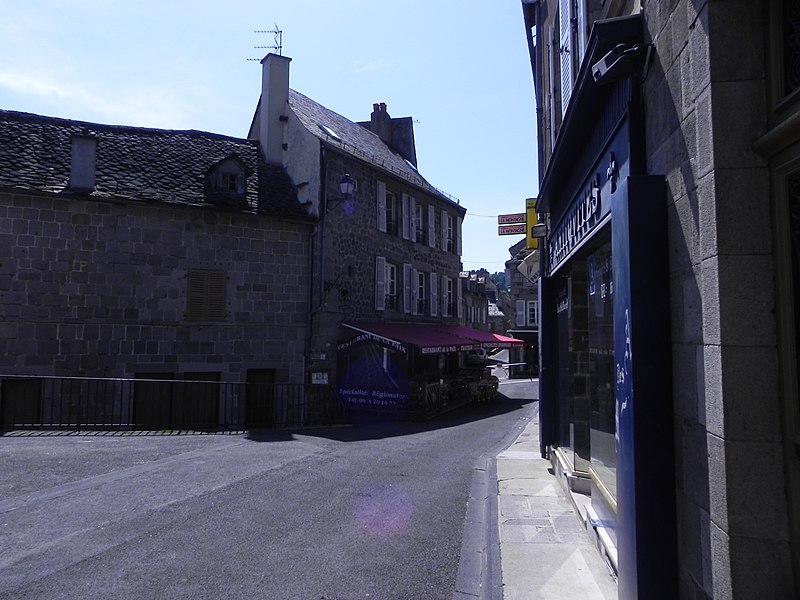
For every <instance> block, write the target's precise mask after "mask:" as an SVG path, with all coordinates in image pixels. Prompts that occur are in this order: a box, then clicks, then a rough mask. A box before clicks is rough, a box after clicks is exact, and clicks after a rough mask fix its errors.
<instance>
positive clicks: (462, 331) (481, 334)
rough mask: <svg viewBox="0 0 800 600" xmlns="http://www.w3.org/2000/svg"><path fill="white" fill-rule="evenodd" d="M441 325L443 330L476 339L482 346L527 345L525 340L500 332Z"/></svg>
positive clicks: (506, 346)
mask: <svg viewBox="0 0 800 600" xmlns="http://www.w3.org/2000/svg"><path fill="white" fill-rule="evenodd" d="M440 327H441V329H442V330H443V331H446V332H448V333H452V334H453V335H456V336H459V337H464V338H467V339H471V340H475V341H476V342H478V343H480V345H481V348H512V347H514V346H524V345H525V342H524V341H523V340H518V339H516V338H513V337H508V336H507V335H500V334H499V333H492V332H491V331H484V330H482V329H474V328H472V327H466V326H464V325H442V326H440Z"/></svg>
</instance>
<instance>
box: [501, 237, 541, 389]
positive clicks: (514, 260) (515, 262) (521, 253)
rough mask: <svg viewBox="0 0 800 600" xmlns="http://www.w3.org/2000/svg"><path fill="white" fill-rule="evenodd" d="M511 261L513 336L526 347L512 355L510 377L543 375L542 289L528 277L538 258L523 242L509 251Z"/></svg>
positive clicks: (508, 276) (509, 310)
mask: <svg viewBox="0 0 800 600" xmlns="http://www.w3.org/2000/svg"><path fill="white" fill-rule="evenodd" d="M508 251H509V254H511V258H510V259H509V260H507V261H506V264H505V266H506V279H507V281H508V296H507V306H506V312H507V315H508V320H509V321H510V326H509V327H508V329H507V331H508V334H509V335H512V336H514V337H515V338H518V339H521V340H523V341H524V342H525V345H524V346H522V347H520V348H516V349H514V350H513V351H512V352H511V356H510V357H509V362H510V363H512V366H510V367H509V375H510V376H511V377H535V376H536V375H538V373H539V289H538V286H537V282H536V279H535V278H534V277H531V276H529V275H528V271H527V269H526V265H527V264H528V261H529V260H530V259H531V258H535V257H536V256H538V254H537V253H535V252H534V251H533V250H532V249H530V248H528V247H527V242H526V240H524V239H523V240H521V241H519V242H517V243H516V244H514V245H513V246H511V247H510V248H509V249H508Z"/></svg>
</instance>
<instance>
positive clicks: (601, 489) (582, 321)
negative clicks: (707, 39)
mask: <svg viewBox="0 0 800 600" xmlns="http://www.w3.org/2000/svg"><path fill="white" fill-rule="evenodd" d="M637 27H638V21H637V20H636V19H630V20H626V21H618V22H611V23H608V24H607V25H606V26H605V27H604V28H600V29H599V30H598V29H597V28H596V30H595V31H594V32H593V37H592V40H591V43H590V48H589V50H588V51H589V52H590V53H591V52H595V53H596V56H597V57H598V58H599V57H601V56H603V53H604V52H605V51H607V49H610V48H614V47H615V46H616V45H617V44H621V43H637V35H638V34H637ZM638 41H640V40H638ZM640 94H641V89H640V82H639V81H638V80H636V79H634V78H622V79H620V80H618V81H614V82H611V83H606V84H605V85H597V84H595V83H594V81H592V78H591V73H589V72H582V79H580V80H579V82H578V84H577V85H576V88H575V91H574V92H573V98H572V100H571V104H570V109H569V112H567V114H566V115H565V121H564V123H563V124H562V132H561V134H560V136H559V143H560V145H559V147H558V148H556V151H555V152H554V155H553V157H552V159H551V162H550V164H549V165H548V170H547V173H546V174H545V177H544V178H543V182H542V187H541V191H540V199H539V203H538V205H537V210H538V211H539V212H540V213H541V214H545V215H547V217H549V218H548V221H549V232H548V235H547V237H546V244H545V248H546V257H545V258H544V260H543V266H542V278H541V279H540V293H541V306H542V321H541V355H542V359H541V361H542V364H541V373H540V428H541V432H540V442H541V448H540V449H541V452H542V455H543V456H547V457H549V458H550V460H551V462H552V463H553V467H554V471H555V472H556V474H557V475H558V476H559V478H560V479H561V481H562V482H563V484H564V486H565V487H566V488H568V489H569V490H570V491H572V492H576V493H582V494H590V496H591V502H590V504H589V506H588V510H587V517H588V521H589V523H590V525H591V527H592V528H593V530H594V531H595V532H596V533H597V536H598V541H599V542H600V546H601V547H602V548H603V550H604V552H605V553H606V554H607V556H608V559H609V561H610V562H611V563H612V565H613V566H614V568H615V569H616V570H617V573H618V577H619V589H620V597H621V598H635V597H640V598H641V597H664V596H663V594H662V592H663V591H664V588H661V589H659V586H663V585H672V583H671V582H674V581H675V575H674V573H675V563H674V556H675V552H674V548H675V537H674V535H675V534H674V531H675V508H674V506H675V503H674V491H673V481H674V480H673V473H674V457H673V439H672V437H673V434H672V431H673V429H672V393H671V376H672V373H671V359H670V356H671V347H670V325H669V287H668V283H669V280H668V278H669V271H668V253H667V222H666V195H665V183H664V178H663V177H661V176H657V175H650V174H648V173H647V170H646V161H645V160H644V151H643V143H642V140H643V139H644V130H643V128H644V124H643V123H644V119H643V118H642V115H641V111H640V109H639V107H640V106H641V102H640ZM654 540H658V543H654ZM650 593H652V594H653V595H648V594H650Z"/></svg>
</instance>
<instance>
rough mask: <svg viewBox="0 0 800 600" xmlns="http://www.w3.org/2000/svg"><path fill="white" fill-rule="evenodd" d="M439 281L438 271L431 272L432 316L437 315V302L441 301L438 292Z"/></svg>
mask: <svg viewBox="0 0 800 600" xmlns="http://www.w3.org/2000/svg"><path fill="white" fill-rule="evenodd" d="M438 281H439V278H438V276H437V275H436V273H431V285H430V288H431V316H432V317H435V316H436V314H437V312H436V309H437V304H438V303H439V294H438V286H437V285H436V284H437V283H438Z"/></svg>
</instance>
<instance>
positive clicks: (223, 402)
mask: <svg viewBox="0 0 800 600" xmlns="http://www.w3.org/2000/svg"><path fill="white" fill-rule="evenodd" d="M344 422H345V414H344V411H343V409H342V406H341V403H340V402H339V401H338V399H337V397H336V394H335V393H334V391H333V389H332V388H331V387H330V386H325V385H306V384H283V383H236V382H221V381H187V380H172V379H124V378H116V379H107V378H87V377H35V376H20V375H0V430H3V429H4V430H12V429H13V430H17V429H63V430H72V431H84V430H131V431H135V430H141V431H184V430H187V431H188V430H192V431H246V430H251V429H284V428H297V427H309V426H325V425H334V424H338V423H344Z"/></svg>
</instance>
